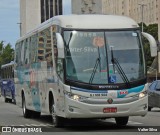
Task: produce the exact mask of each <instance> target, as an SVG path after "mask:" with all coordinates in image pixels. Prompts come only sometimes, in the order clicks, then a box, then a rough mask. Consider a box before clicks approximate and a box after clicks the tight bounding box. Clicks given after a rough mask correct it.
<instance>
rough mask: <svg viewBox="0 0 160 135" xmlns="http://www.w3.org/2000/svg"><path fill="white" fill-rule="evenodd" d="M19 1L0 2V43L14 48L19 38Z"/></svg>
mask: <svg viewBox="0 0 160 135" xmlns="http://www.w3.org/2000/svg"><path fill="white" fill-rule="evenodd" d="M19 11H20V10H19V0H0V42H1V41H4V45H6V44H8V43H10V44H11V46H12V47H13V48H14V47H15V43H16V41H17V39H18V38H19V35H20V34H19V33H20V30H19V24H17V23H19V22H20V19H19V18H20V15H19Z"/></svg>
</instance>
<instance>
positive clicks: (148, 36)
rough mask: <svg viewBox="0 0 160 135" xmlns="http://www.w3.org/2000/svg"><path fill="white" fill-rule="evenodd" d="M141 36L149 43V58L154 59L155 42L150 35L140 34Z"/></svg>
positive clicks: (155, 53) (155, 54)
mask: <svg viewBox="0 0 160 135" xmlns="http://www.w3.org/2000/svg"><path fill="white" fill-rule="evenodd" d="M142 35H143V36H144V37H145V38H146V39H147V40H148V41H149V43H150V50H151V56H152V57H155V56H157V43H156V40H155V39H154V38H153V36H152V35H150V34H148V33H145V32H142Z"/></svg>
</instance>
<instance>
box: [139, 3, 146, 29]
mask: <svg viewBox="0 0 160 135" xmlns="http://www.w3.org/2000/svg"><path fill="white" fill-rule="evenodd" d="M138 5H140V6H141V12H142V13H141V14H142V32H143V10H144V7H145V6H147V5H146V4H138Z"/></svg>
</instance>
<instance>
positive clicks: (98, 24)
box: [53, 14, 139, 29]
mask: <svg viewBox="0 0 160 135" xmlns="http://www.w3.org/2000/svg"><path fill="white" fill-rule="evenodd" d="M54 22H55V23H57V24H58V25H60V26H61V27H63V28H77V29H123V28H135V27H139V26H138V24H137V23H136V22H135V21H134V20H133V19H131V18H129V17H126V16H118V15H95V14H93V15H66V16H56V17H55V18H53V23H54Z"/></svg>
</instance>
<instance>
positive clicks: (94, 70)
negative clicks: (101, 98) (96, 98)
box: [89, 58, 100, 83]
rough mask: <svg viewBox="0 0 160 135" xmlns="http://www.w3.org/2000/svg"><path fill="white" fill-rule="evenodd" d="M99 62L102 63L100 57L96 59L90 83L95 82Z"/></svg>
mask: <svg viewBox="0 0 160 135" xmlns="http://www.w3.org/2000/svg"><path fill="white" fill-rule="evenodd" d="M99 64H100V58H97V59H96V63H95V66H94V68H93V71H92V74H91V77H90V79H89V83H92V82H93V79H94V76H95V73H96V70H97V67H98V65H99Z"/></svg>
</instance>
